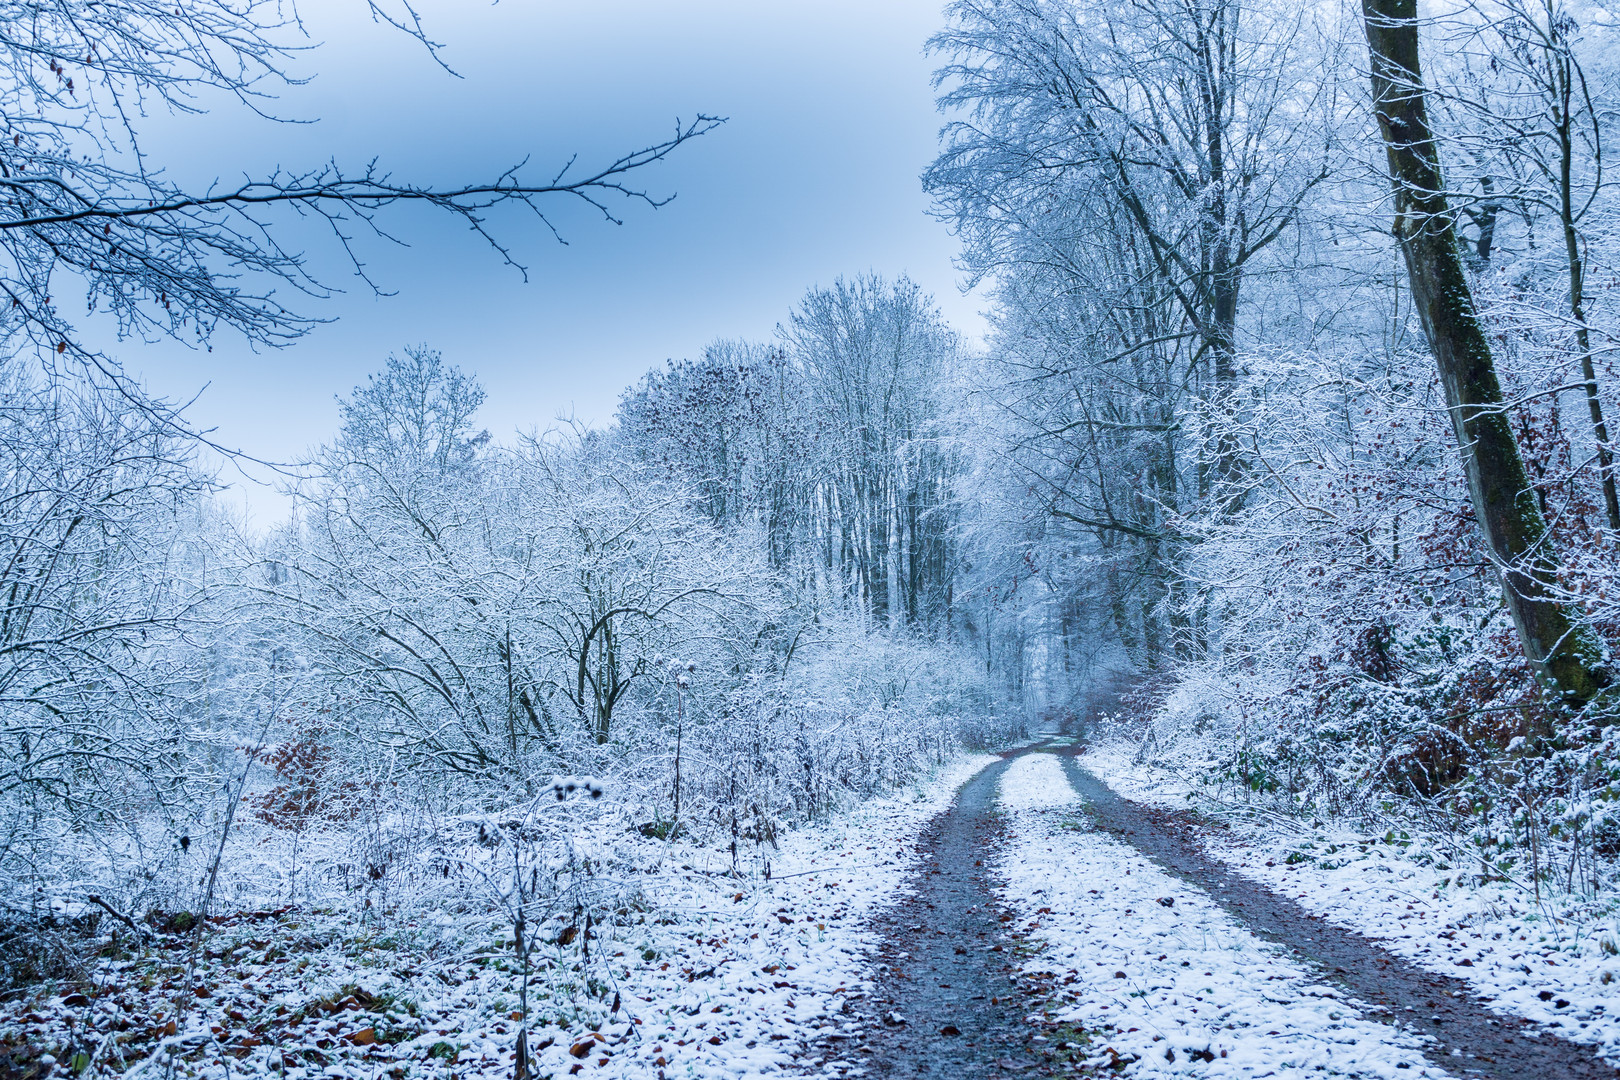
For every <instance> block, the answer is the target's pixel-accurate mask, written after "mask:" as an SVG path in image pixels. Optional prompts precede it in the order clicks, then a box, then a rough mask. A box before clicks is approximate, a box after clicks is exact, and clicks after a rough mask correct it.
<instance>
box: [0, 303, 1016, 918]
mask: <svg viewBox="0 0 1620 1080" xmlns="http://www.w3.org/2000/svg"><path fill="white" fill-rule="evenodd" d="M962 364H963V353H962V350H961V348H960V346H959V344H958V342H957V341H956V339H955V337H954V336H953V335H952V334H951V332H950V331H949V330H948V329H947V328H946V327H945V326H944V325H943V323H942V322H941V320H940V318H939V316H938V314H937V312H935V310H934V309H933V307H932V305H931V302H930V301H928V300H927V298H925V297H923V296H922V295H921V294H920V293H919V291H918V290H917V288H916V287H915V286H914V285H912V284H910V283H909V282H905V281H900V282H897V283H888V282H885V281H883V280H880V279H877V278H872V277H868V278H861V279H858V280H855V281H852V282H847V283H839V284H838V285H836V286H834V287H833V288H832V289H829V290H816V291H813V292H811V293H810V294H809V295H808V296H807V297H806V299H805V300H804V302H803V303H802V304H801V305H800V307H799V309H798V310H797V311H796V312H795V314H794V315H793V316H792V318H791V319H790V320H789V321H788V322H787V323H786V324H785V325H784V329H783V331H782V334H781V337H780V339H779V340H778V341H776V342H773V343H772V344H770V345H769V346H749V345H742V344H725V343H722V344H719V345H716V346H715V347H713V348H711V349H710V350H708V351H707V352H706V353H705V354H704V355H703V356H702V357H701V358H699V359H698V360H695V361H691V362H684V363H680V364H672V365H670V366H669V367H668V368H667V369H664V370H660V371H655V372H653V373H652V374H650V375H648V376H647V377H646V378H645V379H644V380H643V381H642V382H641V383H639V384H638V385H637V386H635V387H633V388H631V389H629V390H627V391H626V392H625V395H624V399H623V402H622V404H621V408H620V412H619V416H618V418H617V422H616V423H615V424H613V425H611V426H609V427H607V428H604V429H601V430H593V429H588V428H583V427H574V426H563V427H560V428H554V429H549V430H543V431H535V432H533V433H531V434H528V435H524V436H519V437H513V438H509V439H496V438H493V437H492V436H491V435H490V433H489V432H487V431H484V430H482V429H480V427H479V426H478V424H477V419H476V418H477V413H478V409H479V407H480V405H481V404H482V402H483V400H484V391H483V389H482V388H481V387H480V385H479V384H478V382H477V381H476V379H474V378H473V377H472V376H470V375H468V374H467V373H465V372H463V371H461V370H459V369H458V368H457V367H455V366H454V365H452V364H450V363H448V362H446V361H445V360H444V359H443V358H442V357H441V356H440V355H439V354H438V353H435V352H432V351H429V350H425V349H407V350H405V351H404V352H403V353H402V354H400V355H396V356H394V357H391V358H389V359H388V361H387V363H386V365H385V366H384V367H383V369H382V370H381V371H379V372H378V373H377V374H375V375H373V376H372V377H371V378H370V379H369V380H368V381H367V382H366V383H365V384H364V385H362V386H359V387H356V388H355V390H354V391H353V392H352V393H351V394H350V395H348V396H347V397H346V398H344V399H343V400H342V401H340V402H339V407H338V415H337V417H336V421H337V430H336V433H335V434H334V436H333V437H332V439H331V440H330V441H329V442H328V443H327V444H326V445H324V446H322V447H321V448H320V449H319V450H318V452H316V453H315V454H313V455H312V456H311V457H310V459H309V460H308V461H306V462H305V463H304V464H303V465H302V466H301V467H300V469H299V475H298V478H297V479H296V480H295V481H293V482H291V483H290V485H289V488H288V492H289V494H290V496H291V500H292V506H293V510H292V513H291V516H290V518H289V519H288V520H287V521H286V522H285V523H284V524H282V525H280V526H278V527H277V528H275V529H273V530H272V531H271V532H270V533H269V534H267V535H257V534H254V533H251V532H249V531H247V530H244V529H242V528H241V527H239V526H238V525H237V524H236V523H235V522H234V520H233V519H232V517H231V515H230V514H228V513H226V512H225V511H224V510H223V509H221V508H220V505H219V504H218V503H217V501H216V500H215V498H214V494H215V492H214V486H213V483H214V482H213V481H212V480H211V479H210V477H209V476H208V475H207V474H206V473H205V472H204V471H203V470H202V469H201V468H200V467H199V464H198V460H197V456H196V455H197V444H196V442H195V440H194V439H190V438H186V437H182V436H179V435H176V434H174V433H173V432H171V431H168V430H166V424H165V418H164V416H163V415H162V414H161V413H159V412H158V411H156V410H155V408H154V407H153V406H152V403H150V402H142V401H139V400H136V401H131V400H129V399H127V398H121V397H120V396H119V394H118V393H117V392H116V388H115V387H109V386H88V387H87V386H85V385H84V384H83V383H82V381H74V380H66V379H48V378H40V377H30V376H28V375H26V374H25V373H24V372H25V366H24V365H23V364H22V363H21V362H14V363H12V364H11V365H10V367H9V369H8V371H9V375H8V377H9V379H10V383H9V385H8V397H7V401H8V405H9V407H8V409H7V410H6V411H5V412H4V413H3V414H0V429H3V430H0V437H3V438H4V439H5V441H6V445H7V447H8V448H9V451H10V453H11V456H10V460H11V461H13V462H14V467H13V468H12V469H10V470H9V472H8V473H7V474H6V477H5V481H6V485H7V486H6V490H5V491H4V492H3V493H0V507H3V512H4V514H5V522H6V526H7V527H6V529H5V537H6V540H5V543H6V559H5V564H4V583H3V585H4V588H5V589H6V590H7V596H8V598H9V599H8V604H7V607H6V620H5V622H4V624H3V627H0V630H3V633H4V645H3V657H4V659H3V663H4V670H3V673H0V686H3V688H4V690H3V692H4V695H5V697H4V708H5V720H4V723H5V730H4V736H3V741H0V755H3V757H0V763H3V778H0V802H3V810H4V814H5V817H4V821H3V827H4V835H3V839H0V864H3V865H0V869H3V870H4V872H5V874H6V876H7V879H8V880H10V881H12V882H13V883H16V884H19V885H22V884H26V885H27V886H28V888H27V889H26V890H19V891H17V892H15V893H13V895H14V896H15V897H18V898H19V902H22V903H24V904H25V905H27V904H37V903H41V902H47V901H49V899H50V898H51V897H52V896H59V897H60V896H68V897H71V896H73V895H74V894H75V892H76V891H83V890H85V889H90V888H92V887H93V889H94V890H95V891H97V893H98V894H99V895H105V896H108V897H118V898H119V902H120V903H125V904H127V905H129V909H130V910H143V909H144V907H143V905H144V906H154V905H156V906H166V907H173V906H179V907H182V908H184V909H186V910H196V909H197V907H199V906H206V904H207V903H210V902H216V901H214V900H211V899H210V897H211V895H212V893H213V891H214V890H215V889H218V890H219V891H220V893H221V894H223V893H224V892H225V891H227V890H231V895H233V896H243V897H247V896H260V897H271V896H275V895H279V896H281V897H283V898H285V899H287V900H291V901H305V900H309V899H311V898H313V897H318V896H323V895H329V894H337V895H342V894H344V893H345V892H354V893H355V895H361V894H364V896H365V897H367V898H372V897H376V896H391V897H393V898H395V899H396V900H397V899H398V898H399V897H400V896H401V895H403V894H407V893H409V892H410V890H411V889H413V888H419V887H425V882H426V880H427V877H430V876H431V875H429V874H428V869H427V868H428V866H429V863H432V864H433V865H441V864H442V865H446V866H448V865H450V864H449V863H447V862H445V859H446V858H448V856H446V854H445V852H446V851H448V850H453V849H454V845H455V843H459V842H464V841H465V839H466V838H465V836H462V835H461V833H459V832H457V829H458V828H459V826H458V825H457V824H456V823H457V822H468V821H473V820H474V819H475V818H476V819H478V820H484V819H485V818H487V816H488V815H511V814H520V813H521V812H523V811H522V808H523V807H525V806H532V805H536V804H537V800H544V799H547V798H550V797H551V795H552V790H551V787H552V781H553V778H554V777H557V776H562V777H565V778H566V777H579V776H594V777H596V778H599V779H600V780H601V781H602V782H603V783H605V784H606V785H608V789H609V790H610V791H611V793H612V795H613V797H614V798H613V800H612V801H613V803H614V805H615V806H617V807H619V808H620V810H621V811H622V812H623V813H624V814H625V815H627V818H626V822H627V825H628V826H630V827H633V830H632V831H639V832H640V833H641V834H644V835H646V836H657V837H665V838H668V837H671V836H676V835H693V836H697V837H700V838H706V839H715V838H720V839H724V838H726V837H728V836H729V838H730V842H731V843H732V845H733V848H732V850H733V852H734V854H735V853H736V852H737V850H738V845H741V847H742V848H743V849H745V850H754V849H755V848H758V846H759V845H761V844H764V845H767V847H768V845H769V843H770V841H771V840H773V839H774V837H775V836H777V835H778V834H779V832H780V830H781V829H783V828H786V827H789V826H791V825H792V824H793V823H795V822H798V821H802V820H805V819H807V818H811V817H816V816H820V815H824V814H826V813H828V812H831V811H832V810H834V809H836V808H838V807H840V806H842V805H845V804H847V803H848V802H849V801H850V800H852V799H856V798H861V797H864V796H867V795H870V794H872V793H874V792H878V791H882V790H887V789H890V788H892V787H894V786H896V785H899V784H902V783H905V782H906V781H908V780H909V779H910V778H912V777H914V776H915V775H917V773H918V772H919V770H921V769H924V768H927V767H930V766H934V765H938V764H940V763H943V762H944V761H945V760H946V759H947V758H948V757H949V756H950V755H952V754H954V753H956V752H958V750H959V749H960V748H961V747H963V746H975V747H983V746H987V745H991V744H994V743H997V742H999V741H1001V740H1003V739H1005V738H1006V737H1007V736H1008V734H1009V733H1011V732H1013V731H1016V730H1018V729H1019V727H1020V726H1021V725H1022V723H1023V720H1022V712H1021V710H1020V709H1019V708H1018V707H1017V704H1016V702H1013V701H1012V700H1011V699H1010V698H1008V696H1007V695H1006V693H1005V692H1004V689H1003V688H1002V687H1001V686H1000V685H999V684H998V682H997V680H996V678H995V677H994V675H993V673H992V672H990V671H989V670H987V669H986V667H985V666H983V665H981V664H979V663H978V662H977V661H976V659H974V658H973V657H972V656H969V655H968V654H967V653H966V652H965V651H964V647H963V646H961V645H959V644H958V643H957V641H956V637H957V635H956V634H955V632H954V631H953V629H952V627H953V618H954V617H955V616H954V611H955V608H954V606H953V603H954V601H953V588H954V586H955V582H956V580H957V568H958V563H959V561H960V558H961V556H960V554H959V550H958V547H959V545H958V542H957V540H956V533H957V506H958V501H959V492H958V484H959V480H960V477H961V473H962V470H961V466H960V459H961V456H962V454H963V452H964V451H963V449H962V446H961V444H960V441H959V439H958V438H957V437H956V436H955V435H954V434H952V432H951V431H950V429H949V423H948V421H949V417H950V414H951V411H952V410H953V409H956V408H958V407H959V391H960V387H959V386H958V385H957V384H956V383H955V382H954V381H953V380H954V379H955V378H956V376H957V374H958V373H959V372H960V371H961V369H962ZM469 815H470V816H469ZM480 815H482V817H480ZM232 830H234V832H235V834H236V835H237V836H238V837H239V838H240V837H243V836H250V837H254V838H256V839H254V841H253V843H252V844H249V845H248V847H247V848H246V849H242V850H246V851H251V852H252V853H253V854H251V856H247V855H243V854H242V850H238V848H237V847H235V846H232V845H230V844H227V843H226V840H227V836H226V834H227V832H230V831H232ZM542 831H544V830H542ZM565 832H566V831H565ZM479 835H483V834H482V833H480V834H479ZM457 837H460V839H459V840H458V839H456V838H457ZM551 839H552V841H555V842H556V843H559V844H563V845H564V847H566V845H567V843H568V837H567V835H565V833H559V834H558V835H556V836H555V837H552V838H551ZM243 842H244V843H245V842H246V841H243ZM446 845H449V846H448V847H447V846H446ZM542 846H543V845H542ZM610 850H611V849H610ZM227 852H235V854H234V855H231V857H229V858H227V857H226V855H225V854H222V853H227ZM767 857H768V856H767ZM435 859H437V860H438V861H437V862H433V860H435ZM361 868H364V872H361ZM413 883H414V884H413ZM435 887H436V888H441V889H442V888H443V883H442V882H436V883H435ZM356 890H358V891H356ZM21 898H28V899H21Z"/></svg>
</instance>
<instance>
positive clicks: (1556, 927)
mask: <svg viewBox="0 0 1620 1080" xmlns="http://www.w3.org/2000/svg"><path fill="white" fill-rule="evenodd" d="M1133 751H1134V748H1133V747H1130V746H1128V745H1126V744H1122V743H1110V744H1105V745H1104V746H1102V747H1101V748H1095V749H1091V750H1089V751H1088V752H1087V753H1086V755H1085V757H1084V758H1083V762H1084V764H1085V765H1086V767H1088V768H1089V769H1091V770H1092V771H1093V772H1094V773H1096V774H1097V775H1098V776H1099V777H1100V778H1102V779H1103V780H1104V781H1105V782H1106V783H1108V784H1109V785H1110V786H1111V787H1112V788H1113V789H1114V790H1115V791H1117V792H1118V793H1119V794H1120V795H1122V796H1124V797H1126V798H1129V799H1133V800H1137V801H1140V802H1144V803H1150V804H1153V805H1156V806H1163V807H1167V808H1173V809H1181V810H1186V809H1193V810H1196V811H1198V812H1199V813H1200V814H1201V815H1202V816H1203V817H1204V818H1205V820H1206V821H1207V822H1208V824H1209V825H1210V826H1211V827H1210V828H1205V829H1202V830H1200V834H1199V835H1200V838H1201V839H1202V841H1203V843H1204V847H1205V848H1206V850H1207V851H1208V852H1209V853H1210V854H1211V855H1212V856H1214V857H1216V858H1219V859H1220V860H1222V861H1223V862H1225V863H1227V864H1229V865H1231V866H1232V867H1233V868H1234V869H1235V870H1237V871H1238V872H1239V873H1242V874H1243V875H1245V876H1247V877H1249V878H1251V879H1253V880H1255V881H1258V882H1260V883H1262V884H1264V885H1266V886H1267V887H1268V888H1271V889H1273V890H1275V891H1276V892H1278V893H1280V894H1281V895H1283V896H1286V897H1289V898H1291V899H1294V900H1296V901H1298V902H1299V904H1300V905H1301V906H1303V907H1304V908H1306V909H1307V910H1309V911H1311V912H1312V913H1315V914H1319V915H1322V916H1323V917H1324V918H1326V919H1328V920H1330V921H1332V922H1334V923H1336V924H1338V925H1340V926H1343V927H1346V928H1348V929H1352V930H1356V931H1358V932H1360V933H1363V934H1366V935H1367V936H1368V937H1372V938H1375V939H1378V940H1379V941H1380V942H1381V943H1383V944H1384V945H1385V947H1387V948H1388V949H1389V950H1390V951H1391V952H1394V953H1397V954H1399V955H1401V956H1404V957H1406V958H1408V959H1410V960H1412V961H1414V962H1416V963H1418V964H1420V965H1421V966H1423V967H1425V968H1428V969H1429V970H1431V971H1435V972H1439V973H1441V974H1444V975H1449V976H1452V977H1454V978H1458V979H1462V980H1464V981H1466V982H1468V983H1469V984H1471V985H1472V986H1473V987H1475V988H1476V989H1477V990H1478V992H1479V993H1480V994H1481V995H1483V996H1484V997H1485V998H1486V999H1487V1001H1488V1002H1489V1004H1490V1006H1491V1007H1492V1008H1494V1009H1496V1010H1498V1011H1501V1012H1503V1013H1507V1014H1512V1015H1518V1016H1523V1017H1526V1018H1528V1019H1531V1020H1535V1021H1539V1022H1542V1023H1545V1024H1547V1025H1548V1026H1549V1027H1551V1028H1552V1029H1553V1030H1555V1031H1557V1032H1558V1033H1559V1034H1561V1035H1562V1036H1564V1037H1565V1038H1567V1039H1570V1040H1571V1041H1574V1042H1581V1043H1589V1044H1592V1045H1595V1046H1597V1047H1599V1048H1600V1050H1601V1052H1602V1053H1603V1054H1604V1055H1605V1056H1606V1057H1608V1058H1609V1059H1610V1060H1611V1061H1620V1005H1617V1004H1616V1003H1617V1001H1620V897H1616V896H1615V895H1613V894H1612V893H1609V894H1607V895H1603V894H1600V895H1598V896H1596V897H1594V896H1592V895H1589V894H1588V895H1582V894H1579V893H1571V892H1569V891H1566V890H1561V889H1559V888H1558V887H1557V885H1556V883H1543V884H1542V888H1541V892H1540V895H1539V896H1538V895H1537V891H1536V889H1535V886H1534V885H1533V883H1531V882H1527V881H1525V880H1522V879H1521V878H1520V877H1519V876H1517V875H1512V874H1507V873H1503V872H1502V869H1501V868H1500V867H1499V866H1488V865H1482V864H1481V863H1480V862H1479V861H1478V860H1477V859H1476V860H1473V861H1471V862H1464V861H1462V860H1461V859H1459V858H1458V857H1457V851H1458V845H1456V844H1455V843H1454V842H1453V839H1452V838H1443V837H1438V836H1433V835H1425V834H1424V833H1423V832H1422V830H1421V829H1420V828H1419V827H1418V825H1417V824H1415V823H1413V822H1411V821H1407V822H1405V823H1403V824H1402V825H1400V826H1398V827H1393V828H1385V829H1383V830H1371V831H1369V830H1366V829H1357V828H1355V827H1354V824H1353V823H1351V822H1346V821H1333V820H1323V819H1322V818H1320V817H1316V818H1313V817H1310V816H1305V817H1300V816H1294V815H1283V814H1279V813H1275V812H1270V811H1269V809H1268V805H1267V804H1264V803H1255V802H1250V801H1247V800H1245V799H1244V798H1243V797H1242V796H1241V795H1239V794H1235V793H1231V792H1230V790H1229V789H1228V791H1227V792H1225V793H1224V797H1223V793H1222V792H1221V791H1220V790H1218V789H1215V788H1212V787H1211V786H1209V785H1207V784H1204V783H1200V782H1199V781H1198V778H1199V777H1200V776H1207V775H1209V773H1208V770H1207V769H1205V768H1202V767H1201V764H1205V765H1207V763H1197V762H1192V761H1190V760H1184V761H1180V762H1177V763H1176V764H1175V765H1174V766H1173V767H1172V766H1170V765H1168V764H1165V763H1160V764H1153V763H1146V764H1138V763H1136V762H1135V761H1134V757H1133Z"/></svg>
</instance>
